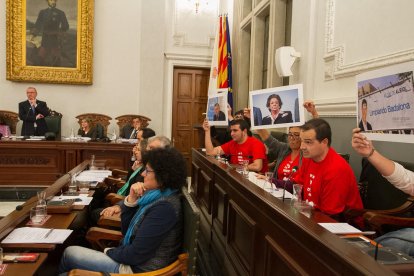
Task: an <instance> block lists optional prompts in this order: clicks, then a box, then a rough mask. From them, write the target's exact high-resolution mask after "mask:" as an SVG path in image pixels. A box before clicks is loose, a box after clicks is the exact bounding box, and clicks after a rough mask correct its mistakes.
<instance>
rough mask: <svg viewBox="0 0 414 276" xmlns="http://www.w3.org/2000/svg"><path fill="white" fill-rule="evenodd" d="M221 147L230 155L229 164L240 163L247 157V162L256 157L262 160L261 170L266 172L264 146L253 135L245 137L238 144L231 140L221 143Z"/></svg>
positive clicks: (251, 161)
mask: <svg viewBox="0 0 414 276" xmlns="http://www.w3.org/2000/svg"><path fill="white" fill-rule="evenodd" d="M221 149H222V150H223V151H224V154H227V155H231V157H230V164H240V162H241V161H243V160H246V159H249V164H250V163H253V161H254V160H256V159H262V160H263V166H262V170H261V172H263V173H264V172H267V169H268V168H267V156H266V148H265V146H264V144H263V143H262V142H260V141H259V140H258V139H256V138H254V137H247V140H246V141H245V142H244V143H243V144H238V143H236V142H235V141H233V140H231V141H230V142H227V143H225V144H223V145H221Z"/></svg>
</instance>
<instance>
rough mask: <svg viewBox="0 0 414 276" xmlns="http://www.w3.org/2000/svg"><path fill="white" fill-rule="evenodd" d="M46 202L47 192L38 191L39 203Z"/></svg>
mask: <svg viewBox="0 0 414 276" xmlns="http://www.w3.org/2000/svg"><path fill="white" fill-rule="evenodd" d="M42 200H44V201H46V192H45V191H38V192H37V201H39V202H40V201H42Z"/></svg>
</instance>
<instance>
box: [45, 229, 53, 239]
mask: <svg viewBox="0 0 414 276" xmlns="http://www.w3.org/2000/svg"><path fill="white" fill-rule="evenodd" d="M52 231H53V228H51V229H50V230H49V231H47V233H46V234H45V236H44V237H43V238H44V239H46V238H47V237H49V235H50V234H51V233H52Z"/></svg>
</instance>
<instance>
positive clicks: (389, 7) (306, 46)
mask: <svg viewBox="0 0 414 276" xmlns="http://www.w3.org/2000/svg"><path fill="white" fill-rule="evenodd" d="M413 8H414V2H413V1H410V0H398V1H394V0H364V1H360V0H347V1H339V0H293V15H292V17H293V18H292V43H291V44H292V46H294V47H295V49H296V50H297V51H299V52H301V53H302V57H301V58H300V61H299V62H298V63H297V64H295V68H294V72H295V75H294V76H293V77H292V78H291V83H292V82H293V83H304V90H305V91H304V92H305V96H306V97H307V98H313V99H314V100H315V102H316V103H317V104H318V108H319V110H320V111H321V112H320V113H321V114H322V115H324V116H334V117H338V116H339V117H354V116H355V114H356V108H355V101H356V85H355V75H357V74H359V73H361V72H365V71H369V70H373V69H377V68H381V67H384V66H387V65H391V64H396V63H401V62H404V61H408V60H413V53H414V36H412V35H411V32H412V30H411V27H412V26H413V25H414V17H412V16H411V14H410V13H411V11H412V10H413Z"/></svg>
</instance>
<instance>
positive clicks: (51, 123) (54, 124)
mask: <svg viewBox="0 0 414 276" xmlns="http://www.w3.org/2000/svg"><path fill="white" fill-rule="evenodd" d="M62 117H63V115H62V113H59V112H56V111H54V110H50V113H49V116H47V117H45V121H46V125H47V131H48V132H53V133H54V134H55V137H56V139H58V140H60V138H61V122H62Z"/></svg>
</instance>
